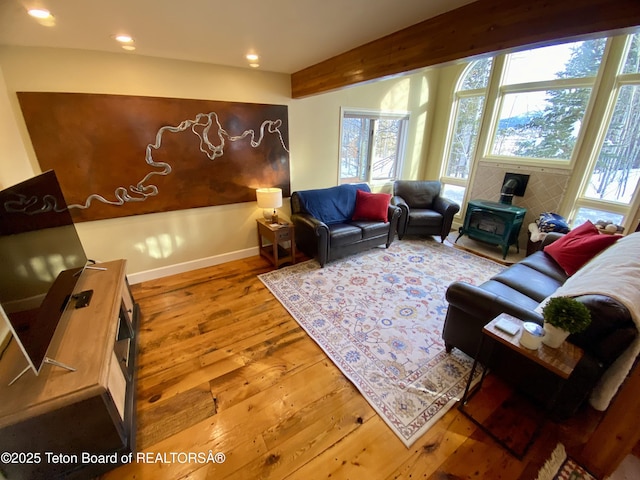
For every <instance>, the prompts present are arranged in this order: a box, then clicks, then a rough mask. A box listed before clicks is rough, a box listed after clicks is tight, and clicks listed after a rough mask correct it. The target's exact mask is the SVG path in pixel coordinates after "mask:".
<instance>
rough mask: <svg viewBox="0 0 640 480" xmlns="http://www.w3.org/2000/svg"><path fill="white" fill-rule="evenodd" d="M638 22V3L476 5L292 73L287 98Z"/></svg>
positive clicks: (484, 1) (526, 0)
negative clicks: (289, 93)
mask: <svg viewBox="0 0 640 480" xmlns="http://www.w3.org/2000/svg"><path fill="white" fill-rule="evenodd" d="M638 25H640V2H638V1H637V0H616V1H615V2H611V0H563V1H551V2H550V1H548V0H520V1H515V2H514V1H513V0H478V1H476V2H473V3H470V4H468V5H465V6H463V7H460V8H457V9H455V10H452V11H449V12H446V13H444V14H442V15H438V16H437V17H434V18H430V19H428V20H425V21H423V22H421V23H418V24H416V25H413V26H411V27H408V28H405V29H404V30H400V31H398V32H395V33H393V34H391V35H387V36H386V37H383V38H380V39H378V40H374V41H372V42H369V43H367V44H364V45H361V46H359V47H356V48H354V49H353V50H350V51H348V52H345V53H342V54H340V55H337V56H335V57H333V58H330V59H328V60H325V61H323V62H320V63H318V64H316V65H312V66H310V67H308V68H305V69H303V70H300V71H298V72H295V73H293V74H292V75H291V96H292V97H293V98H301V97H305V96H309V95H315V94H318V93H323V92H327V91H331V90H336V89H338V88H342V87H346V86H349V85H355V84H358V83H362V82H366V81H370V80H374V79H378V78H382V77H386V76H391V75H398V74H401V73H406V72H410V71H413V70H416V69H419V68H424V67H429V66H433V65H438V64H442V63H446V62H451V61H455V60H460V59H463V58H469V57H474V56H479V55H483V54H488V53H492V52H498V51H503V50H508V49H515V48H517V47H522V46H525V45H527V46H531V45H544V44H547V43H551V42H552V41H555V40H559V39H569V38H575V37H583V36H588V35H593V34H595V33H598V34H602V33H607V32H609V33H611V32H614V31H616V32H619V31H630V30H632V29H633V28H634V27H636V26H638Z"/></svg>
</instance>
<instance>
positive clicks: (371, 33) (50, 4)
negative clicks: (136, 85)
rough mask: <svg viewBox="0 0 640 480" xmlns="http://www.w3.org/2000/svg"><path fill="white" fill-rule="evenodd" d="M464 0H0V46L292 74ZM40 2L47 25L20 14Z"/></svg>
mask: <svg viewBox="0 0 640 480" xmlns="http://www.w3.org/2000/svg"><path fill="white" fill-rule="evenodd" d="M471 2H472V0H241V1H234V0H0V45H21V46H47V47H56V48H77V49H85V50H98V51H106V52H124V50H122V48H121V47H120V45H119V44H117V42H116V41H115V40H114V39H113V36H114V35H115V34H119V33H128V34H130V35H131V36H132V37H134V39H135V46H136V50H135V51H134V52H131V53H129V54H131V55H148V56H153V57H164V58H173V59H182V60H191V61H197V62H205V63H213V64H219V65H229V66H236V67H244V68H249V67H248V62H247V60H246V59H245V55H246V54H247V53H249V52H250V51H254V52H255V53H258V54H259V55H260V60H259V63H260V67H259V69H261V70H265V71H271V72H282V73H293V72H296V71H298V70H301V69H303V68H306V67H309V66H311V65H314V64H316V63H318V62H320V61H322V60H326V59H328V58H330V57H332V56H334V55H337V54H340V53H342V52H345V51H347V50H350V49H352V48H354V47H357V46H359V45H362V44H364V43H367V42H369V41H371V40H375V39H377V38H380V37H383V36H385V35H388V34H390V33H393V32H396V31H398V30H401V29H403V28H406V27H408V26H411V25H414V24H416V23H419V22H421V21H423V20H426V19H428V18H431V17H433V16H436V15H439V14H441V13H444V12H446V11H448V10H453V9H455V8H458V7H460V6H462V5H465V4H468V3H471ZM31 7H41V8H42V7H44V8H47V9H48V10H50V11H51V13H52V14H53V15H54V19H55V25H53V26H43V25H41V24H39V23H38V22H37V21H36V20H34V19H33V18H31V17H29V16H28V15H27V14H26V10H27V8H31Z"/></svg>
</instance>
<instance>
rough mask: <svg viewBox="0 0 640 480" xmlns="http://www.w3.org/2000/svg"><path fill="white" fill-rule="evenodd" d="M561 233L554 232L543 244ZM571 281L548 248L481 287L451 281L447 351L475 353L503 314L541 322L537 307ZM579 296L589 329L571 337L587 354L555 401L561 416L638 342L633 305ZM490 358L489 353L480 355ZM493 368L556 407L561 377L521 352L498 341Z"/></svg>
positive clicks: (445, 330) (577, 404)
mask: <svg viewBox="0 0 640 480" xmlns="http://www.w3.org/2000/svg"><path fill="white" fill-rule="evenodd" d="M560 236H562V234H557V233H550V234H548V235H547V237H546V238H545V240H544V241H543V242H542V245H541V248H544V246H545V245H548V244H549V243H551V242H553V241H555V240H556V239H558V238H559V237H560ZM567 279H568V276H567V274H566V273H565V271H564V270H563V269H562V268H561V267H560V265H558V264H557V263H556V262H555V260H553V258H551V256H549V255H548V254H547V253H545V252H544V251H537V252H535V253H534V254H532V255H530V256H528V257H526V258H525V259H523V260H522V261H520V262H518V263H516V264H514V265H512V266H511V267H509V268H507V269H505V270H504V271H502V272H500V273H499V274H498V275H496V276H494V277H493V278H491V279H489V280H488V281H486V282H484V283H483V284H481V285H479V286H474V285H470V284H467V283H464V282H454V283H452V284H451V285H450V286H449V288H448V289H447V292H446V298H447V301H448V302H449V308H448V310H447V315H446V318H445V323H444V328H443V333H442V337H443V340H444V342H445V346H446V349H447V351H449V352H450V351H451V350H452V349H453V348H458V349H460V350H462V351H463V352H465V353H466V354H468V355H470V356H472V357H475V356H476V355H477V354H478V346H479V344H480V339H481V335H482V333H481V331H482V327H483V326H484V325H485V324H487V323H488V322H490V321H491V320H492V319H493V318H495V317H496V316H497V315H499V314H500V313H503V312H505V313H508V314H510V315H513V316H515V317H517V318H520V319H522V320H525V321H532V322H536V323H538V324H540V325H542V322H543V320H542V316H541V315H540V314H539V313H538V312H536V311H535V309H536V307H537V306H538V305H539V304H540V302H541V301H543V300H544V299H545V298H547V297H548V296H549V295H551V294H553V293H554V292H555V291H556V290H557V288H558V287H560V286H561V285H562V284H564V283H565V281H566V280H567ZM577 299H578V300H579V301H580V302H582V303H584V304H585V305H586V306H587V307H588V308H589V310H590V312H591V317H592V323H591V325H590V327H589V328H588V329H587V330H586V331H585V332H582V333H580V334H574V335H571V336H569V338H568V341H570V342H572V343H574V344H576V345H578V346H580V347H582V348H583V349H584V350H585V355H584V357H583V358H582V360H581V361H580V362H579V364H578V366H577V367H576V369H575V370H574V372H573V374H572V375H571V377H569V379H568V381H567V382H566V383H565V384H564V386H563V388H562V390H561V394H560V397H559V398H557V402H553V403H555V405H553V407H554V408H553V415H554V416H555V417H556V418H558V419H563V418H567V417H569V416H571V415H572V414H574V413H575V412H576V410H577V409H578V408H579V407H580V405H581V404H582V403H583V402H584V401H585V400H586V399H587V397H588V396H589V394H590V392H591V391H592V389H593V388H594V386H595V385H596V383H597V381H598V380H599V378H600V377H601V376H602V374H603V373H604V371H605V370H606V369H607V367H608V366H610V365H611V364H612V363H613V361H614V360H615V359H616V358H618V356H619V355H620V354H621V353H622V352H623V351H624V350H625V349H626V348H627V347H628V346H629V345H630V344H631V343H632V342H633V340H634V339H635V338H636V336H637V335H638V331H637V329H636V328H635V325H634V323H633V321H632V319H631V315H630V313H629V311H628V309H627V308H626V307H625V306H623V305H621V304H620V303H618V302H617V301H616V300H614V299H612V298H610V297H607V296H603V295H583V296H581V297H577ZM480 355H481V356H480V358H479V359H480V360H486V356H487V355H488V353H487V352H481V353H480ZM489 363H490V367H491V368H492V370H493V371H495V372H497V373H498V374H499V375H500V376H501V377H505V378H507V379H508V380H509V381H510V383H513V384H514V385H515V386H516V387H517V388H519V389H520V390H521V391H523V392H524V393H525V394H527V395H528V396H530V397H533V398H534V399H536V400H538V401H540V402H542V403H543V404H545V405H546V406H548V407H551V406H552V401H553V400H556V399H553V398H552V393H553V392H555V391H556V386H557V382H558V379H557V378H556V377H555V376H553V375H552V374H550V373H549V372H548V371H546V370H545V369H543V368H542V367H540V366H538V365H537V364H535V363H533V362H531V361H529V360H527V359H526V358H524V357H523V356H521V355H515V354H514V352H512V351H510V350H508V349H507V348H506V347H503V346H501V345H499V344H497V345H494V347H493V350H492V352H491V360H490V362H489Z"/></svg>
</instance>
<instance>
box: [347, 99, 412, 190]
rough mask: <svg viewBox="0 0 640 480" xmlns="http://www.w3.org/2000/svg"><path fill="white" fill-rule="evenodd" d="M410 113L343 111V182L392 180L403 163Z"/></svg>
mask: <svg viewBox="0 0 640 480" xmlns="http://www.w3.org/2000/svg"><path fill="white" fill-rule="evenodd" d="M408 123H409V114H407V113H383V112H361V111H350V110H343V111H342V132H341V142H340V183H353V182H388V181H393V180H395V179H396V178H397V176H398V173H399V172H400V169H401V167H402V160H403V155H404V147H405V140H406V139H405V137H406V130H407V126H408Z"/></svg>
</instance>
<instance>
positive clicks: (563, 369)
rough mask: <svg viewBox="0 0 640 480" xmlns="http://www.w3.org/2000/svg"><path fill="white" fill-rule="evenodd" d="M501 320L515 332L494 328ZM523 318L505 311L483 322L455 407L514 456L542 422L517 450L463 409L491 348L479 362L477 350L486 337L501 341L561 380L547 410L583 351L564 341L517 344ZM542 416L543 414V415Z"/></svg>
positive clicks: (481, 348)
mask: <svg viewBox="0 0 640 480" xmlns="http://www.w3.org/2000/svg"><path fill="white" fill-rule="evenodd" d="M501 320H507V321H510V322H512V323H514V324H516V325H517V326H518V327H519V328H518V332H517V333H516V334H515V335H510V334H508V333H506V332H504V331H502V330H500V329H498V328H496V324H497V323H498V322H500V321H501ZM523 323H524V322H523V321H522V320H520V319H518V318H516V317H513V316H511V315H508V314H506V313H503V314H500V315H499V316H497V317H496V318H494V319H493V320H492V321H491V322H489V323H488V324H487V325H485V326H484V328H483V329H482V338H481V340H480V345H479V346H478V352H477V354H476V359H475V360H474V362H473V367H472V368H471V372H470V373H469V379H468V381H467V386H466V387H465V391H464V395H463V396H462V399H461V400H460V404H459V406H458V409H459V410H460V411H461V412H462V413H463V414H464V415H465V416H466V417H467V418H469V419H470V420H471V421H472V422H473V423H475V424H476V425H477V426H478V427H480V428H481V429H482V430H483V431H484V432H485V433H487V434H488V435H489V436H490V437H492V438H493V439H494V440H496V441H497V442H498V443H499V444H500V445H501V446H502V447H504V448H505V449H506V450H507V451H509V452H510V453H511V454H512V455H514V456H515V457H517V458H519V459H522V457H523V456H524V455H525V454H526V452H527V450H528V449H529V447H530V446H531V445H532V444H533V442H534V440H535V438H536V436H537V434H538V433H539V431H540V429H541V428H542V425H543V422H540V423H539V424H538V426H537V428H536V430H535V431H534V432H533V434H532V435H531V438H530V439H529V441H528V442H527V444H526V445H525V447H524V449H523V450H521V451H516V450H514V449H513V448H511V446H509V445H508V444H507V443H506V442H504V441H503V440H502V439H501V438H499V437H498V436H496V435H495V434H494V433H493V432H492V431H491V430H490V429H488V428H486V427H485V425H483V424H482V422H479V421H478V420H477V419H475V418H474V417H473V416H472V415H471V414H470V413H469V412H468V411H466V410H465V407H466V405H467V404H468V402H469V401H470V400H471V398H472V397H473V396H474V395H475V394H476V393H477V392H478V391H479V390H480V389H481V388H482V384H483V382H484V378H485V376H486V374H487V371H488V370H489V368H490V367H491V365H490V363H491V352H490V351H489V352H488V353H487V356H486V360H485V361H484V363H483V362H479V361H478V357H480V355H481V353H482V352H484V348H485V343H486V342H487V341H490V342H498V343H500V344H502V345H505V346H506V347H507V348H509V349H510V350H512V351H514V352H516V353H517V354H518V355H522V356H524V357H526V358H528V359H529V360H531V361H533V362H535V363H537V364H538V365H541V366H542V367H544V368H545V369H547V370H548V371H550V372H552V373H554V374H555V375H557V376H558V377H559V378H560V379H561V380H562V381H561V382H559V386H556V387H555V391H554V392H553V393H552V396H551V400H550V402H549V404H548V410H549V411H550V410H552V409H553V406H554V404H555V401H556V400H557V398H558V396H559V395H560V392H561V391H562V387H563V385H564V380H566V379H568V378H569V376H570V375H571V373H572V372H573V370H574V368H575V367H576V365H577V364H578V362H579V361H580V359H581V358H582V356H583V355H584V352H583V350H582V349H581V348H579V347H577V346H575V345H573V344H571V343H569V342H564V343H563V344H562V345H561V346H560V347H559V348H551V347H548V346H546V345H544V344H542V345H541V346H540V348H539V349H537V350H530V349H528V348H525V347H523V346H522V345H520V336H521V335H522V330H523V328H522V324H523ZM478 365H481V367H482V374H481V375H480V379H479V381H478V383H477V384H476V385H475V386H473V387H472V383H473V378H474V377H475V373H476V369H477V368H478ZM545 417H546V416H545Z"/></svg>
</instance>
